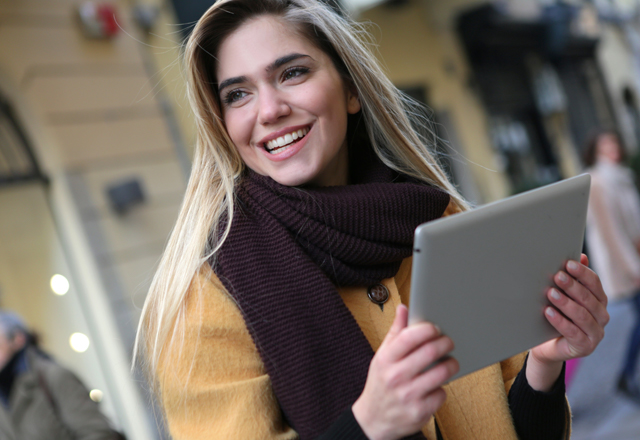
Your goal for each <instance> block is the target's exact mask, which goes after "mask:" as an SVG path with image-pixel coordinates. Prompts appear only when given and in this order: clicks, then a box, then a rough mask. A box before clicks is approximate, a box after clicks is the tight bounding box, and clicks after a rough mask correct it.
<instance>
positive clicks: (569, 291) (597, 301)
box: [550, 261, 609, 327]
mask: <svg viewBox="0 0 640 440" xmlns="http://www.w3.org/2000/svg"><path fill="white" fill-rule="evenodd" d="M571 263H575V262H571V261H570V262H569V263H567V268H568V269H567V270H568V271H569V270H570V271H571V272H573V274H571V273H567V272H564V271H560V272H558V273H557V274H556V275H555V277H554V281H555V282H556V284H557V285H558V287H560V289H561V291H562V292H564V293H565V294H566V295H567V296H568V297H569V298H571V299H572V300H573V301H575V302H576V303H577V304H579V305H581V306H582V307H583V308H584V309H586V311H587V312H588V313H589V314H591V316H592V317H593V318H594V319H595V320H596V321H597V323H598V324H599V325H601V326H602V327H604V326H605V325H607V323H608V322H609V313H608V312H607V307H606V295H604V292H603V291H602V288H601V287H600V288H599V289H598V286H600V280H599V278H598V276H597V275H596V274H595V273H594V272H593V271H591V270H590V269H589V268H587V267H585V266H583V265H580V264H577V263H575V265H577V266H578V268H575V267H573V266H572V264H571ZM569 267H571V268H572V269H569ZM591 275H593V277H595V280H592V279H591ZM574 277H575V278H574ZM578 277H580V278H578ZM580 279H587V280H588V281H585V282H586V283H587V284H583V283H581V282H580V281H579V280H580ZM590 286H595V287H593V289H594V290H591V288H590ZM552 292H553V291H552ZM552 292H550V293H552ZM558 293H559V292H556V295H553V294H552V295H551V298H550V300H552V302H554V301H553V299H554V296H556V297H557V298H555V300H556V301H560V300H561V298H562V295H558ZM603 297H604V299H602V298H603ZM563 313H564V311H563ZM576 313H578V314H581V313H582V312H580V311H578V312H576ZM567 316H568V317H569V318H570V319H571V320H573V317H571V316H569V315H567ZM577 317H578V318H579V317H580V316H579V315H577ZM584 318H585V319H586V316H585V317H584ZM576 324H577V323H576Z"/></svg>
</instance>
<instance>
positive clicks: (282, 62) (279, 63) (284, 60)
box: [266, 53, 313, 72]
mask: <svg viewBox="0 0 640 440" xmlns="http://www.w3.org/2000/svg"><path fill="white" fill-rule="evenodd" d="M298 58H311V57H310V56H309V55H306V54H303V53H290V54H289V55H285V56H283V57H280V58H278V59H277V60H275V61H274V62H273V63H271V64H269V65H268V66H267V68H266V71H267V72H272V71H274V70H276V69H277V68H278V67H281V66H283V65H285V64H287V63H289V62H291V61H293V60H297V59H298ZM311 59H313V58H311Z"/></svg>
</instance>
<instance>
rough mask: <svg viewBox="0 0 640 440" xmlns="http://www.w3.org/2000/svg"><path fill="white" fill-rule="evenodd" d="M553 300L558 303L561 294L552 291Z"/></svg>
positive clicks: (554, 290)
mask: <svg viewBox="0 0 640 440" xmlns="http://www.w3.org/2000/svg"><path fill="white" fill-rule="evenodd" d="M551 298H553V299H555V300H556V301H558V300H559V299H560V292H558V291H557V290H556V289H551ZM552 316H553V315H552Z"/></svg>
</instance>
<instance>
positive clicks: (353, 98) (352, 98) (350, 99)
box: [347, 84, 362, 115]
mask: <svg viewBox="0 0 640 440" xmlns="http://www.w3.org/2000/svg"><path fill="white" fill-rule="evenodd" d="M361 108H362V106H361V105H360V98H359V97H358V90H357V89H356V86H355V85H353V84H349V85H348V86H347V113H349V114H350V115H355V114H356V113H358V112H359V111H360V109H361Z"/></svg>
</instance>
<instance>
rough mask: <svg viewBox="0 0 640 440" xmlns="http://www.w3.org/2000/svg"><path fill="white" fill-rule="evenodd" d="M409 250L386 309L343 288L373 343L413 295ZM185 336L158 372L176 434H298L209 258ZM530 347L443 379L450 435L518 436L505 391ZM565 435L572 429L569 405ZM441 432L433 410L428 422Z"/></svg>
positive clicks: (192, 437) (464, 439) (511, 439)
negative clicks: (287, 420) (450, 379)
mask: <svg viewBox="0 0 640 440" xmlns="http://www.w3.org/2000/svg"><path fill="white" fill-rule="evenodd" d="M410 280H411V258H408V259H406V260H404V261H403V263H402V265H401V267H400V270H399V271H398V273H397V274H396V276H395V277H393V278H388V279H386V280H383V281H382V284H384V285H385V286H386V287H387V288H388V289H389V292H390V298H389V300H388V302H387V303H386V304H385V305H384V308H383V309H381V308H380V306H378V305H377V304H374V303H372V302H371V301H370V300H369V298H368V296H367V291H366V288H364V287H357V288H356V287H353V288H341V289H340V290H339V293H340V296H341V297H342V299H343V300H344V302H345V304H346V305H347V307H348V308H349V310H350V311H351V313H352V314H353V316H354V317H355V319H356V321H357V322H358V324H359V325H360V328H362V330H363V332H364V334H365V336H366V337H367V339H368V340H369V343H370V344H371V346H372V347H373V349H374V351H375V350H377V349H378V347H379V346H380V344H381V343H382V340H383V339H384V336H385V335H386V333H387V331H388V330H389V328H390V327H391V323H392V322H393V320H394V317H395V310H396V307H397V306H398V305H399V304H400V303H403V304H406V305H408V303H409V291H410V288H409V287H410ZM185 318H186V319H185V323H186V324H185V328H184V339H183V340H181V341H180V342H181V343H176V344H173V345H170V346H167V349H166V350H165V353H164V355H163V357H162V361H161V362H160V368H159V370H158V372H157V373H158V380H159V386H160V391H161V398H162V404H163V407H164V410H165V416H166V420H167V423H168V427H169V430H170V432H171V435H172V436H173V438H174V439H175V440H213V439H216V440H217V439H234V440H235V439H243V440H245V439H247V440H248V439H252V440H253V439H255V440H267V439H269V440H271V439H273V440H276V439H277V440H285V439H295V438H297V435H296V432H295V431H294V430H293V429H292V428H291V427H289V426H287V425H286V424H285V423H284V421H283V417H282V414H281V411H280V408H279V406H278V404H277V401H276V398H275V396H274V394H273V391H272V388H271V381H270V379H269V376H268V375H267V373H266V371H265V367H264V364H263V363H262V359H261V358H260V355H259V354H258V351H257V349H256V347H255V345H254V343H253V340H252V339H251V336H250V334H249V331H248V329H247V327H246V325H245V322H244V320H243V317H242V314H241V312H240V310H239V309H238V307H237V305H236V304H235V302H234V301H233V299H232V298H231V296H230V295H229V294H228V292H227V291H226V289H225V288H224V286H223V285H222V284H221V282H220V281H219V280H218V278H217V277H216V275H215V274H214V273H213V271H212V270H211V268H210V267H209V266H203V267H202V269H201V270H200V272H199V273H198V274H197V276H196V277H195V278H194V280H193V281H192V283H191V287H190V290H189V293H188V296H187V307H186V316H185ZM525 355H526V353H523V354H520V355H517V356H514V357H512V358H510V359H507V360H505V361H503V362H500V363H498V364H494V365H491V366H489V367H487V368H485V369H483V370H480V371H478V372H476V373H473V374H470V375H467V376H465V377H462V378H460V379H458V380H456V381H454V382H452V383H450V384H448V385H446V386H445V390H446V392H447V400H446V402H445V404H444V405H443V406H442V408H440V410H439V411H438V412H437V413H436V415H435V419H437V422H438V426H439V427H440V431H441V432H442V435H443V437H444V439H445V440H471V439H475V440H497V439H499V440H517V435H516V432H515V429H514V427H513V422H512V419H511V413H510V411H509V405H508V401H507V393H508V391H509V388H510V387H511V384H512V383H513V380H514V379H515V377H516V375H517V374H518V372H519V371H520V369H521V368H522V365H523V363H524V359H525ZM566 414H567V423H566V430H565V431H566V433H565V437H564V438H568V437H569V432H570V413H569V410H568V407H567V411H566ZM423 431H424V434H425V435H426V437H427V438H428V439H429V440H436V434H435V423H434V419H433V418H432V419H431V420H430V422H429V423H428V424H427V425H426V426H425V427H424V429H423Z"/></svg>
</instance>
